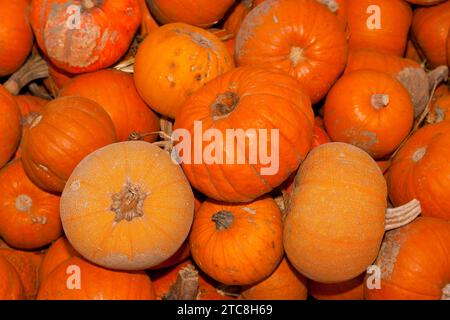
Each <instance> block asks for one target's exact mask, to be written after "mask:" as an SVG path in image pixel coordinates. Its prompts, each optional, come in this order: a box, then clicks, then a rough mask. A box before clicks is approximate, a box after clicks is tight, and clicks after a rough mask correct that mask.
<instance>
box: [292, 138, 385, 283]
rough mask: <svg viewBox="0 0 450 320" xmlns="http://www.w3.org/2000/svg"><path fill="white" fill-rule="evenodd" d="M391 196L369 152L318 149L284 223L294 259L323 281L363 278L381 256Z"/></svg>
mask: <svg viewBox="0 0 450 320" xmlns="http://www.w3.org/2000/svg"><path fill="white" fill-rule="evenodd" d="M386 198H387V187H386V182H385V180H384V178H383V175H382V173H381V170H380V169H379V167H378V166H377V164H376V163H375V161H374V160H373V159H372V158H371V157H370V156H369V155H368V154H367V153H365V152H364V151H362V150H361V149H359V148H357V147H354V146H352V145H348V144H344V143H329V144H325V145H322V146H319V147H317V148H315V149H314V150H312V151H311V153H310V154H309V156H308V158H307V159H306V160H305V161H304V163H303V164H302V166H301V167H300V171H299V173H298V174H297V177H296V180H295V183H294V189H293V191H292V196H291V198H290V207H289V209H288V212H287V218H286V220H285V225H284V248H285V251H286V254H287V257H288V259H289V261H290V262H291V263H292V265H293V266H294V267H295V268H296V269H297V270H298V271H299V272H300V273H302V274H303V275H305V276H306V277H308V278H309V279H311V280H314V281H317V282H322V283H337V282H343V281H347V280H350V279H353V278H355V277H357V276H358V275H360V274H361V273H362V272H364V271H365V270H366V268H367V267H368V266H369V265H370V264H371V263H372V262H373V261H374V260H375V258H376V256H377V254H378V250H379V248H380V244H381V240H382V239H383V235H384V219H385V213H386V208H387V201H386ZM344 244H345V245H344Z"/></svg>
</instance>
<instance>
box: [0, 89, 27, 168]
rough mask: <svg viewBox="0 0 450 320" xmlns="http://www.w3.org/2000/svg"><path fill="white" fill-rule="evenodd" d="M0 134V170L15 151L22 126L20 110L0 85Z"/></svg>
mask: <svg viewBox="0 0 450 320" xmlns="http://www.w3.org/2000/svg"><path fill="white" fill-rule="evenodd" d="M0 114H1V117H0V132H1V133H2V138H1V139H2V140H1V146H0V168H1V167H3V166H4V165H5V164H6V163H7V162H8V161H9V159H10V158H11V157H12V155H13V154H14V152H15V151H16V149H17V147H18V145H19V141H20V136H21V129H22V125H21V122H20V118H21V117H20V109H19V107H18V105H17V102H16V101H15V100H14V97H13V96H12V95H11V94H10V93H9V92H8V91H6V89H5V88H4V87H3V86H2V85H0Z"/></svg>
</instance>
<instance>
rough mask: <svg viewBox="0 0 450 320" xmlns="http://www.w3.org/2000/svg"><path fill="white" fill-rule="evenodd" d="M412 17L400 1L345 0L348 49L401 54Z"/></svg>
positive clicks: (404, 4) (408, 7)
mask: <svg viewBox="0 0 450 320" xmlns="http://www.w3.org/2000/svg"><path fill="white" fill-rule="evenodd" d="M412 18H413V14H412V10H411V7H410V6H409V5H408V4H407V3H405V1H403V0H348V27H349V32H350V39H349V46H350V49H371V50H375V51H378V52H381V53H384V54H393V55H397V56H403V53H404V52H405V48H406V41H407V37H408V31H409V27H410V26H411V22H412Z"/></svg>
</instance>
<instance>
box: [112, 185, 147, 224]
mask: <svg viewBox="0 0 450 320" xmlns="http://www.w3.org/2000/svg"><path fill="white" fill-rule="evenodd" d="M147 196H148V194H147V193H146V192H144V191H142V189H141V187H140V186H138V185H135V184H132V183H131V182H130V181H127V182H126V184H125V185H124V187H123V189H122V191H120V192H119V193H116V194H113V195H112V197H111V200H112V204H111V207H110V210H111V211H113V212H115V213H116V218H115V222H120V221H122V220H126V221H132V220H133V219H134V218H137V217H142V216H143V215H144V210H143V205H144V201H145V199H146V198H147Z"/></svg>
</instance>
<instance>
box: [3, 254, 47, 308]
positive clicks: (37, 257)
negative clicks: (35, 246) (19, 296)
mask: <svg viewBox="0 0 450 320" xmlns="http://www.w3.org/2000/svg"><path fill="white" fill-rule="evenodd" d="M1 257H4V258H5V259H6V260H7V261H8V262H9V263H10V264H11V265H12V266H13V267H14V269H15V270H16V272H17V274H18V275H19V278H20V282H21V284H22V287H23V298H24V299H26V300H34V299H35V298H36V295H37V292H38V288H39V279H38V270H39V267H40V265H41V263H42V259H43V255H42V254H41V253H39V252H29V251H20V250H13V249H0V259H1ZM2 281H4V278H3V277H2Z"/></svg>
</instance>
